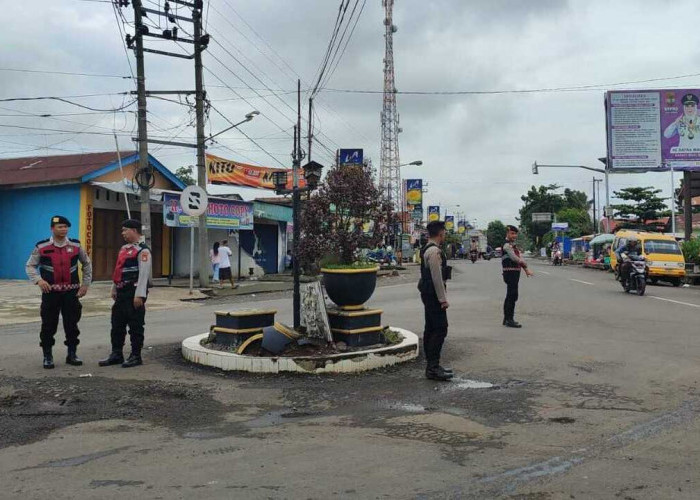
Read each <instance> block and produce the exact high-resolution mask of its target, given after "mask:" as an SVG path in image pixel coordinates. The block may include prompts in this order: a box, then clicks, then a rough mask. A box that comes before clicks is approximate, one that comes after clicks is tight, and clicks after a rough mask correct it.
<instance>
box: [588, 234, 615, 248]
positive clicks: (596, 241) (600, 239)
mask: <svg viewBox="0 0 700 500" xmlns="http://www.w3.org/2000/svg"><path fill="white" fill-rule="evenodd" d="M614 240H615V236H614V235H612V234H599V235H598V236H596V237H595V238H593V239H592V240H591V242H590V244H591V245H605V244H607V243H612V242H613V241H614Z"/></svg>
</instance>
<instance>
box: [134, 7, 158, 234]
mask: <svg viewBox="0 0 700 500" xmlns="http://www.w3.org/2000/svg"><path fill="white" fill-rule="evenodd" d="M133 6H134V26H135V28H136V34H135V35H136V36H135V38H136V40H135V42H136V44H135V45H136V47H135V49H134V52H135V54H136V92H137V101H138V143H139V166H138V174H137V180H138V181H139V182H138V184H139V187H140V188H141V226H142V228H143V236H144V238H145V240H146V241H145V243H146V245H148V246H149V247H150V246H151V194H150V187H151V177H152V175H153V174H152V172H151V167H150V165H149V163H148V130H147V127H148V123H147V118H146V70H145V67H144V61H143V34H144V25H143V11H142V10H141V8H142V6H141V0H133Z"/></svg>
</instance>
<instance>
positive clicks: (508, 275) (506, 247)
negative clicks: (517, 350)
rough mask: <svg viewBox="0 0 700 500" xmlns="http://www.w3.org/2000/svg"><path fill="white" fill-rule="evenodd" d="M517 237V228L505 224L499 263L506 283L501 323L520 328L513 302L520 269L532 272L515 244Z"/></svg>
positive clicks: (514, 301)
mask: <svg viewBox="0 0 700 500" xmlns="http://www.w3.org/2000/svg"><path fill="white" fill-rule="evenodd" d="M517 237H518V228H517V227H515V226H507V227H506V242H505V243H504V244H503V255H502V257H501V265H502V266H503V281H504V282H505V284H506V299H505V301H504V302H503V325H504V326H507V327H509V328H522V325H521V324H520V323H518V322H517V321H515V303H516V302H517V301H518V284H519V283H520V270H521V269H524V270H525V274H526V275H527V276H528V277H530V276H532V275H533V274H534V273H533V272H532V271H530V269H528V267H527V262H525V259H523V258H522V257H521V256H520V249H519V248H518V247H517V245H516V244H515V240H516V238H517Z"/></svg>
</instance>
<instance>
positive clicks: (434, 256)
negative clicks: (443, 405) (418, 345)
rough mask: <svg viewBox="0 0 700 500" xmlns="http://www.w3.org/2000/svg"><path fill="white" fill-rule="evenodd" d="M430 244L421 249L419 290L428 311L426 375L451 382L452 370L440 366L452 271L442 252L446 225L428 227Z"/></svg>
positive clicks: (426, 316)
mask: <svg viewBox="0 0 700 500" xmlns="http://www.w3.org/2000/svg"><path fill="white" fill-rule="evenodd" d="M428 235H429V237H430V238H429V239H428V243H427V244H426V245H425V246H424V247H423V248H422V249H421V251H420V258H421V267H420V276H421V277H420V281H419V282H418V290H419V291H420V296H421V300H422V301H423V306H424V308H425V329H424V331H423V350H424V351H425V358H426V362H427V367H426V369H425V376H426V377H427V378H428V379H430V380H441V381H447V380H450V379H451V378H452V370H450V369H449V368H443V367H442V366H440V353H441V352H442V345H443V343H444V342H445V337H446V336H447V308H448V307H450V305H449V303H448V302H447V292H446V286H445V281H447V280H448V279H449V278H450V277H451V276H450V274H451V271H452V268H451V267H450V266H448V265H447V256H446V255H445V252H443V251H442V248H441V247H442V245H443V243H444V242H445V223H444V222H442V221H433V222H430V223H429V224H428Z"/></svg>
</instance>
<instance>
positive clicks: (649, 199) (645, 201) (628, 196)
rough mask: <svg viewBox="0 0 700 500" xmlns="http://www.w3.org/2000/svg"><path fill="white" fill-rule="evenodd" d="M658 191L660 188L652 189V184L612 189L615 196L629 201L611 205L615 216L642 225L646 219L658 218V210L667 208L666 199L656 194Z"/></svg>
mask: <svg viewBox="0 0 700 500" xmlns="http://www.w3.org/2000/svg"><path fill="white" fill-rule="evenodd" d="M660 192H661V189H654V188H653V186H647V187H628V188H624V189H621V190H619V191H614V192H613V194H614V195H615V197H617V198H618V199H620V200H624V201H627V202H629V203H619V204H617V205H613V209H614V210H615V217H622V218H625V219H632V220H634V221H636V222H639V223H641V224H642V225H645V224H646V222H647V221H648V220H653V219H656V218H658V217H659V212H661V211H663V210H665V209H666V208H667V207H666V201H665V200H664V199H663V198H661V197H659V196H658V194H659V193H660Z"/></svg>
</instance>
